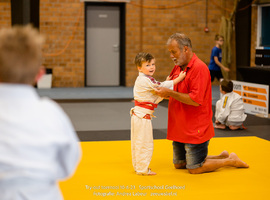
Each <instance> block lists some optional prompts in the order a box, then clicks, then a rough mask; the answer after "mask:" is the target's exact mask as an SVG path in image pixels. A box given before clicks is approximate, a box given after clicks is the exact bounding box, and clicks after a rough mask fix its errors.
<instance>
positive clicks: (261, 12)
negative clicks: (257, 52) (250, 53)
mask: <svg viewBox="0 0 270 200" xmlns="http://www.w3.org/2000/svg"><path fill="white" fill-rule="evenodd" d="M257 47H270V4H267V5H259V6H258V29H257Z"/></svg>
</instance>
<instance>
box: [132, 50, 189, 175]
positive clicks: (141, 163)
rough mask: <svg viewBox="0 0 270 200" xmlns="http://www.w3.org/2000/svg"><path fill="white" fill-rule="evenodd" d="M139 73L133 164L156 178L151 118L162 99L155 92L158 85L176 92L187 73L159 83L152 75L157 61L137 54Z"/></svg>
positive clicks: (133, 133) (135, 167)
mask: <svg viewBox="0 0 270 200" xmlns="http://www.w3.org/2000/svg"><path fill="white" fill-rule="evenodd" d="M134 63H135V65H136V67H137V68H138V71H139V76H138V77H137V79H136V81H135V85H134V90H133V93H134V100H135V107H133V108H132V109H131V111H130V115H131V150H132V164H133V167H134V170H135V172H136V173H137V174H139V175H156V173H155V172H153V171H151V170H150V169H149V164H150V161H151V158H152V154H153V129H152V122H151V119H152V117H153V113H154V109H155V108H156V107H157V104H158V103H159V102H160V101H162V100H163V98H162V97H160V96H158V95H156V94H155V93H154V88H155V87H157V86H162V87H167V88H170V89H173V86H174V85H175V84H177V83H179V82H180V81H182V80H183V79H184V78H185V76H186V73H185V72H182V73H181V74H179V76H178V77H177V78H175V79H174V80H170V77H167V79H166V81H164V82H158V81H156V80H155V79H154V78H153V77H152V76H153V74H154V73H155V70H156V66H155V58H154V57H153V56H152V55H151V54H150V53H144V52H142V53H138V54H137V55H136V57H135V61H134Z"/></svg>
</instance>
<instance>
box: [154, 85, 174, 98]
mask: <svg viewBox="0 0 270 200" xmlns="http://www.w3.org/2000/svg"><path fill="white" fill-rule="evenodd" d="M170 92H171V90H170V89H168V88H165V87H157V88H155V93H156V94H157V95H159V96H161V97H162V98H165V99H168V98H170Z"/></svg>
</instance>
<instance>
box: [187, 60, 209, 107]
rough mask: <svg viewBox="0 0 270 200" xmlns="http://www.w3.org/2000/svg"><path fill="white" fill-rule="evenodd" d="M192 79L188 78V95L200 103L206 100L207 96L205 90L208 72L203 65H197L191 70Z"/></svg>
mask: <svg viewBox="0 0 270 200" xmlns="http://www.w3.org/2000/svg"><path fill="white" fill-rule="evenodd" d="M191 77H192V79H189V92H188V94H189V96H190V98H191V99H192V100H193V101H195V102H196V103H198V104H200V105H202V104H203V103H204V102H207V99H205V98H209V96H206V95H205V93H206V90H207V89H208V87H209V86H208V84H209V79H210V72H209V70H208V68H207V66H206V67H204V66H203V65H200V66H197V67H196V70H193V74H192V76H191Z"/></svg>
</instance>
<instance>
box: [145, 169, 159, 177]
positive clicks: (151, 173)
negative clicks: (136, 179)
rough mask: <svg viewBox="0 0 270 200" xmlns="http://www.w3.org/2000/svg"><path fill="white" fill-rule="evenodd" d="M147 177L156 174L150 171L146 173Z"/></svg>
mask: <svg viewBox="0 0 270 200" xmlns="http://www.w3.org/2000/svg"><path fill="white" fill-rule="evenodd" d="M147 175H148V176H153V175H157V173H156V172H152V171H151V170H150V171H149V172H148V173H147Z"/></svg>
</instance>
